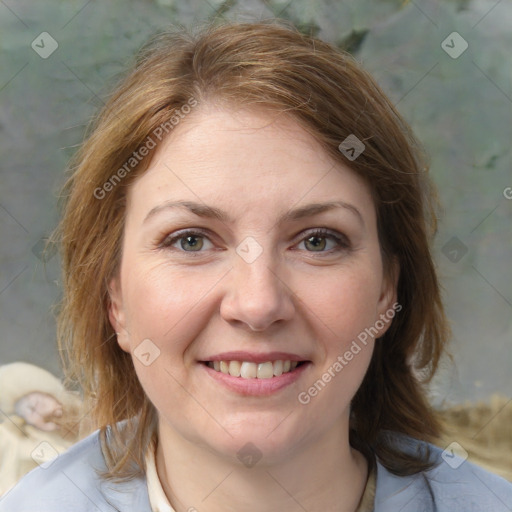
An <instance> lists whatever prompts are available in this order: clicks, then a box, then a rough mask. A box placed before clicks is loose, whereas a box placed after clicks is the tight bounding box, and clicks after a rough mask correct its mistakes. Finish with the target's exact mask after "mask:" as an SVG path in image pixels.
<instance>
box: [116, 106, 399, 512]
mask: <svg viewBox="0 0 512 512" xmlns="http://www.w3.org/2000/svg"><path fill="white" fill-rule="evenodd" d="M176 200H189V201H195V202H199V203H206V204H208V205H210V206H215V207H217V208H220V209H222V210H224V211H225V212H226V213H228V214H229V216H230V217H231V221H229V222H228V221H220V220H217V219H209V218H202V217H199V216H196V215H194V214H193V213H192V212H189V211H186V210H183V209H178V208H168V209H162V210H160V211H158V213H155V214H154V215H151V216H150V217H149V219H147V220H146V221H145V218H146V216H147V215H148V212H150V211H151V210H152V209H153V208H155V207H156V206H158V205H161V204H163V203H165V202H166V201H176ZM327 201H344V202H345V203H350V204H351V205H353V206H354V207H355V208H357V210H358V211H359V213H360V216H361V219H360V218H359V217H358V216H357V215H356V214H355V213H354V212H353V211H351V210H349V209H347V208H337V209H334V210H331V211H328V212H323V213H320V214H317V215H310V216H308V217H306V218H302V219H300V220H293V221H286V222H284V223H282V224H279V223H278V222H277V220H278V218H279V217H280V216H281V215H282V214H283V213H285V212H288V211H289V210H291V209H294V208H297V207H302V206H305V205H307V204H311V203H323V202H327ZM189 228H190V229H193V228H195V229H198V228H203V229H204V230H207V233H206V236H205V238H199V240H197V239H193V242H195V246H196V247H197V245H198V243H199V244H200V243H201V242H202V244H203V245H202V246H200V250H199V251H193V249H192V248H191V245H190V244H187V240H184V239H183V238H182V239H179V240H177V241H174V242H172V244H171V245H169V246H167V247H162V246H161V243H162V241H164V240H165V239H166V238H167V240H169V238H172V237H169V235H173V236H174V235H175V234H176V232H178V231H181V230H183V229H189ZM318 228H326V229H328V230H330V231H331V232H332V233H333V234H335V235H336V236H338V237H340V238H342V239H343V237H345V240H347V241H348V247H347V246H344V245H342V246H338V245H337V244H336V242H335V241H334V240H332V239H330V238H320V239H314V240H316V242H317V244H316V245H314V244H312V243H308V240H309V239H310V236H311V232H312V231H314V230H315V229H318ZM246 237H252V238H253V239H255V240H256V241H257V243H258V244H259V246H260V247H261V250H262V252H261V254H260V255H259V256H258V257H257V258H256V259H255V260H254V261H253V262H251V263H248V262H247V261H246V260H244V259H243V258H241V257H240V256H239V255H238V254H237V252H236V249H237V246H238V245H239V244H240V243H241V242H242V241H243V240H244V239H245V238H246ZM183 244H184V245H183ZM336 248H338V250H336ZM110 294H111V306H110V312H109V313H110V320H111V323H112V325H113V327H114V329H115V330H116V332H118V333H119V334H118V343H119V345H120V346H121V348H122V349H123V350H125V351H127V352H129V353H131V354H132V357H133V361H134V365H135V369H136V371H137V375H138V377H139V379H140V382H141V384H142V386H143V388H144V389H145V391H146V393H147V395H148V397H149V398H150V400H151V401H152V402H153V404H154V405H155V407H156V408H157V410H158V415H159V443H158V448H157V454H156V461H157V469H158V474H159V478H160V480H161V482H162V487H163V489H164V491H165V493H166V495H167V496H168V498H169V501H170V502H171V504H172V506H173V507H174V508H175V510H176V511H177V512H181V511H187V510H189V507H195V508H196V509H197V510H201V511H208V512H217V511H223V512H226V511H238V512H239V511H252V512H259V511H268V510H281V511H284V512H287V511H296V510H304V509H306V510H308V511H320V510H346V511H353V510H356V508H357V505H358V503H359V501H360V498H361V495H362V492H363V490H364V487H365V484H366V479H367V463H366V460H365V459H364V457H363V456H362V455H361V454H360V453H359V452H357V451H356V450H354V449H352V448H351V447H350V445H349V442H348V418H349V404H350V400H351V399H352V397H353V396H354V394H355V393H356V391H357V389H358V387H359V385H360V384H361V381H362V379H363V377H364V374H365V372H366V370H367V367H368V365H369V362H370V358H371V354H372V351H373V347H374V343H375V342H377V343H379V341H378V340H377V341H374V340H372V339H371V338H370V340H369V342H368V344H367V345H366V346H362V350H361V351H360V352H359V353H358V354H357V355H355V356H354V357H353V359H352V360H351V361H350V362H349V363H348V364H347V365H346V366H344V367H343V370H342V371H341V372H338V373H336V374H335V375H336V377H335V378H332V380H331V381H330V382H329V383H328V384H327V385H326V386H325V387H324V388H323V389H322V390H321V392H319V393H318V395H317V396H315V397H314V398H312V399H311V401H310V403H308V404H307V405H303V404H301V403H300V402H299V401H298V398H297V397H298V395H299V393H300V392H303V391H307V390H308V388H309V387H310V386H312V384H313V383H314V382H315V381H317V380H318V379H321V378H322V375H323V374H324V373H325V372H327V371H328V369H329V368H330V367H331V368H332V365H333V363H334V362H335V361H336V360H337V358H338V356H340V355H343V354H344V353H345V352H346V351H347V350H348V349H349V347H350V345H351V343H352V341H353V340H354V339H356V337H357V335H358V334H359V333H361V332H362V331H364V329H365V328H367V327H370V326H373V325H374V324H375V322H376V321H377V320H379V318H380V315H381V314H384V313H385V312H386V311H388V310H390V309H391V308H392V305H393V304H394V303H395V302H396V281H394V282H391V281H390V280H389V279H387V278H386V277H385V276H384V274H383V266H382V260H381V254H380V247H379V242H378V236H377V221H376V212H375V207H374V204H373V201H372V198H371V195H370V191H369V188H368V187H367V185H366V184H365V182H364V181H363V180H362V179H361V178H360V177H358V176H357V175H356V174H355V173H354V172H353V171H351V170H350V169H349V168H348V167H346V166H344V165H342V164H340V163H339V162H334V161H332V160H330V158H329V156H328V155H327V153H325V151H324V150H323V149H322V148H321V147H320V146H319V145H318V143H317V142H316V141H315V140H314V139H313V138H312V136H311V135H309V134H308V133H307V132H306V131H304V130H303V129H302V128H301V127H300V126H299V125H298V124H297V123H296V122H295V121H294V120H293V119H292V118H289V117H284V116H280V117H276V116H275V115H271V114H269V113H266V112H264V111H250V110H238V111H234V110H229V109H227V108H220V107H214V106H210V105H203V106H202V107H201V109H200V110H199V109H198V110H197V111H195V112H194V113H193V114H191V115H190V116H188V117H187V118H186V120H185V121H182V123H181V124H179V125H178V126H177V127H176V128H175V129H174V131H173V132H172V133H171V135H170V136H169V138H168V139H167V140H166V141H165V144H163V145H162V146H160V147H159V148H158V152H157V153H156V155H155V158H154V159H153V161H152V162H151V165H150V166H149V168H148V170H147V171H146V172H145V173H144V174H143V175H142V176H140V177H138V178H137V180H136V181H135V182H134V183H133V184H132V185H131V187H130V190H129V193H128V202H127V211H126V223H125V232H124V240H123V255H122V261H121V265H120V271H119V274H118V276H117V277H115V278H114V279H112V281H111V283H110ZM389 325H390V322H388V323H386V324H385V326H384V327H383V329H382V330H381V331H380V333H379V334H378V335H377V336H376V338H378V337H380V336H382V334H384V332H385V330H386V329H387V328H388V327H389ZM145 339H150V340H151V342H152V343H153V344H154V346H156V347H158V350H160V353H159V355H158V357H156V358H155V359H154V361H153V362H152V363H151V364H149V365H148V366H146V365H145V364H143V363H142V362H141V361H140V360H139V359H138V357H136V356H135V355H134V351H135V350H136V349H137V347H138V346H139V344H140V343H141V342H142V340H145ZM151 346H153V345H151ZM152 350H153V349H152ZM231 350H247V351H250V352H256V353H262V352H270V351H285V352H292V353H295V354H298V355H300V356H301V357H302V358H303V359H304V360H309V361H310V362H311V363H310V364H309V366H308V367H307V368H306V369H305V371H304V372H303V373H302V375H301V376H300V378H299V379H298V380H297V381H295V382H294V383H293V384H291V385H289V386H288V387H285V388H284V389H281V390H279V391H278V392H277V393H274V394H273V395H271V396H266V397H261V396H242V395H240V394H238V393H236V392H234V391H231V390H227V389H226V388H224V387H222V386H221V385H220V384H219V383H218V382H217V381H215V380H214V379H212V378H211V376H210V375H208V373H207V372H205V370H204V367H202V366H201V363H199V361H202V360H205V359H208V356H212V355H214V354H219V353H221V352H225V351H231ZM155 353H156V352H155ZM331 371H332V370H331ZM248 442H250V443H252V444H253V445H254V446H255V447H256V448H257V450H258V451H259V453H261V455H262V457H261V459H260V460H259V461H258V462H257V464H256V465H254V466H253V467H247V466H245V465H244V464H243V463H242V462H241V461H240V460H239V459H238V458H237V452H238V451H239V450H240V449H241V448H242V447H243V446H244V445H246V443H248ZM190 510H193V509H190Z"/></svg>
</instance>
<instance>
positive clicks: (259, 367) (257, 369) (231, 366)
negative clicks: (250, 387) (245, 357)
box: [208, 360, 299, 379]
mask: <svg viewBox="0 0 512 512" xmlns="http://www.w3.org/2000/svg"><path fill="white" fill-rule="evenodd" d="M298 364H299V363H298V362H297V361H289V360H288V361H274V362H272V361H267V362H265V363H252V362H250V361H213V362H212V361H210V362H208V366H209V367H210V368H213V369H214V370H215V371H217V372H221V373H225V374H229V375H231V376H232V377H241V378H242V379H256V378H257V379H271V378H272V377H279V376H280V375H282V374H283V373H288V372H290V371H292V370H294V369H295V368H297V365H298Z"/></svg>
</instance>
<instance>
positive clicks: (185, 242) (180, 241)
mask: <svg viewBox="0 0 512 512" xmlns="http://www.w3.org/2000/svg"><path fill="white" fill-rule="evenodd" d="M205 243H209V244H210V245H211V246H212V247H213V244H212V243H211V242H210V240H209V239H208V238H207V237H206V235H205V234H204V233H202V232H201V231H182V232H181V233H176V234H174V235H170V236H168V237H167V238H165V239H164V241H163V242H162V243H161V247H165V248H167V247H174V246H175V245H177V247H176V249H178V250H179V251H182V252H201V249H203V248H204V247H205ZM206 248H207V249H208V248H211V247H206Z"/></svg>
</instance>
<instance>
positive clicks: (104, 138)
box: [58, 20, 449, 478]
mask: <svg viewBox="0 0 512 512" xmlns="http://www.w3.org/2000/svg"><path fill="white" fill-rule="evenodd" d="M191 99H193V101H196V102H198V104H199V107H198V108H200V106H201V103H207V102H209V101H216V102H224V103H225V104H227V105H230V106H235V107H237V106H243V107H248V106H250V107H254V108H263V107H264V108H267V109H271V110H272V111H274V112H276V113H284V112H286V113H287V115H291V116H293V118H294V119H295V120H296V121H297V122H299V123H300V124H301V125H302V126H303V127H304V128H305V129H306V130H308V132H309V133H310V134H311V135H312V136H313V137H314V138H315V139H316V140H317V141H319V143H320V144H321V145H322V147H323V148H325V151H326V152H327V153H329V154H330V155H331V156H332V157H333V158H334V159H335V161H340V162H343V163H344V164H348V165H349V167H350V168H352V169H353V170H354V171H355V172H356V173H358V174H359V175H361V176H362V177H364V179H365V180H366V182H367V184H368V186H369V187H370V190H371V192H372V194H373V198H374V201H375V206H376V210H377V218H378V233H379V240H380V244H381V251H382V256H383V264H384V270H385V272H386V273H387V274H388V276H389V275H390V274H391V273H392V272H393V267H392V265H391V263H392V260H393V258H396V259H397V260H398V263H399V268H400V275H399V280H398V296H397V300H398V302H399V304H400V305H401V306H402V308H403V309H402V311H401V312H400V313H399V314H397V315H396V317H395V318H394V320H393V322H392V324H391V326H390V328H389V329H388V331H387V332H386V334H385V335H384V337H383V339H381V340H380V342H379V343H377V344H376V347H375V351H374V354H373V358H372V361H371V363H370V367H369V370H368V372H367V374H366V376H365V378H364V381H363V383H362V385H361V387H360V389H359V390H358V392H357V394H356V395H355V397H354V399H353V402H352V407H351V414H352V417H351V426H352V428H351V436H350V441H351V443H352V444H353V445H354V446H355V447H356V448H358V449H360V450H361V451H362V452H363V453H365V454H366V455H367V456H370V455H371V454H375V455H377V456H378V457H379V459H380V461H381V463H382V464H383V465H384V466H385V467H387V468H388V469H389V470H390V471H392V472H394V473H396V474H413V473H416V472H418V471H421V470H424V469H426V468H428V467H430V466H429V462H428V461H427V460H426V458H425V457H423V456H420V455H418V454H412V455H406V454H404V453H402V452H401V451H400V450H399V449H398V447H396V446H395V445H394V444H393V443H392V442H391V441H390V438H389V436H386V435H384V434H385V433H386V431H392V432H398V433H404V434H407V435H409V436H412V437H415V438H417V439H421V440H425V441H433V440H434V439H435V438H437V436H438V435H439V430H440V427H439V422H438V419H437V416H436V414H435V412H434V411H433V409H432V408H431V407H430V405H429V403H428V400H427V398H426V394H425V389H424V387H423V386H424V383H426V382H428V381H429V380H430V378H431V377H432V375H433V374H434V372H435V371H436V368H437V366H438V362H439V359H440V356H441V355H442V352H443V349H444V345H445V342H446V340H447V338H448V334H449V328H448V325H447V321H446V318H445V315H444V311H443V306H442V302H441V294H440V289H439V284H438V280H437V276H436V271H435V268H434V264H433V261H432V256H431V253H430V248H429V242H430V239H431V237H432V236H433V235H434V234H435V231H436V213H435V212H436V208H437V199H436V196H435V193H434V190H433V188H432V186H431V183H430V181H429V178H428V175H427V167H426V165H425V163H424V155H423V152H422V150H421V148H420V146H419V145H418V143H417V142H416V140H415V138H414V136H413V135H412V133H411V130H410V128H409V127H408V125H407V124H406V123H405V122H404V120H403V119H402V118H401V117H400V115H399V114H398V113H397V112H396V110H395V108H394V107H393V105H392V104H391V103H390V101H389V100H388V99H387V98H386V96H385V95H384V93H383V92H382V91H381V89H380V88H379V87H378V86H377V84H376V83H375V82H374V80H373V79H372V78H371V76H370V75H369V74H368V73H367V72H365V71H364V70H363V69H362V68H361V67H360V66H359V65H358V63H357V62H356V61H355V59H354V58H353V57H351V56H350V55H349V54H347V53H345V52H343V51H341V50H339V49H337V48H335V47H333V46H331V45H329V44H327V43H325V42H322V41H320V40H318V39H315V38H312V37H309V36H306V35H303V34H301V33H300V32H298V31H297V30H296V29H295V28H293V27H291V26H289V25H288V24H287V23H285V22H282V21H278V20H271V21H270V22H259V23H225V24H222V25H211V26H207V27H205V28H202V29H201V30H200V31H199V33H198V34H190V33H187V32H185V31H183V30H168V31H165V32H162V33H159V34H157V35H156V36H154V37H153V38H152V39H151V40H150V41H149V42H148V43H147V44H146V45H145V46H144V47H143V48H142V49H141V51H140V52H139V54H138V56H137V58H136V62H135V64H134V67H133V69H132V70H131V71H130V72H129V74H127V76H126V77H124V78H123V79H122V81H121V83H120V84H119V85H118V86H117V88H116V89H115V91H114V93H113V94H112V96H111V97H110V98H109V100H108V102H107V104H106V106H105V107H104V108H103V110H102V111H101V112H100V113H99V115H98V117H97V118H96V120H95V122H94V123H93V125H92V127H91V128H92V131H91V132H90V135H89V136H88V138H87V140H86V142H85V143H84V144H83V145H82V147H81V149H80V150H79V151H78V153H77V155H76V157H75V159H74V162H73V164H72V166H71V167H72V169H71V170H72V173H71V176H70V177H69V179H68V181H67V182H66V185H65V187H64V197H65V208H64V212H63V217H62V221H61V224H60V227H59V231H58V233H59V235H60V242H61V250H62V268H63V287H64V299H63V302H62V308H61V311H60V314H59V321H58V339H59V343H60V347H61V349H62V353H63V354H64V356H65V361H64V363H65V367H66V368H67V370H68V374H69V376H70V378H72V379H74V380H75V381H78V382H79V383H80V384H81V386H82V388H83V391H84V398H85V399H86V400H87V401H88V402H89V403H90V404H91V407H92V417H93V418H94V421H95V426H97V427H100V428H101V439H102V444H103V449H104V453H105V457H106V460H107V465H108V467H109V475H110V476H113V477H118V478H128V477H130V476H133V475H134V474H136V473H137V472H140V471H141V470H142V469H141V468H144V457H143V454H144V451H145V449H146V447H147V445H148V442H149V440H150V436H151V432H152V428H153V427H154V425H155V420H156V411H155V409H154V407H153V405H152V404H151V402H150V401H149V399H148V398H147V396H145V394H144V392H143V390H142V388H141V386H140V384H139V381H138V379H137V376H136V374H135V370H134V367H133V363H132V360H131V356H130V355H129V354H127V353H125V352H123V351H122V350H121V349H120V347H119V346H118V344H117V342H116V339H115V333H114V331H113V328H112V326H111V325H110V322H109V319H108V313H107V311H108V305H109V293H108V282H109V280H110V278H111V277H112V276H115V275H116V272H117V270H118V267H119V264H120V258H121V242H122V235H123V223H124V215H125V206H126V202H125V199H126V192H127V189H128V187H129V186H130V183H131V182H132V181H133V179H134V178H135V176H136V175H140V173H142V172H144V171H145V170H146V169H147V167H148V166H149V164H150V162H151V157H152V154H154V153H152V152H150V153H149V154H148V155H147V156H146V157H144V158H141V160H140V162H133V161H131V164H133V166H131V164H130V166H131V167H127V166H126V163H127V162H129V161H130V158H133V155H134V151H137V149H138V148H141V147H142V146H143V145H144V144H146V141H147V140H148V137H149V136H151V134H154V133H155V130H157V129H158V127H160V126H162V124H163V123H167V124H166V126H167V127H168V128H169V130H170V129H171V128H172V127H171V124H170V120H171V119H173V115H174V116H175V117H174V119H177V117H176V114H178V115H179V114H180V112H181V111H182V109H183V105H186V104H187V103H189V104H191V103H192V102H191ZM192 115H193V114H192ZM180 117H183V116H182V115H180ZM185 122H186V121H185ZM350 134H353V135H355V136H356V137H357V138H358V139H360V140H361V141H363V143H364V144H365V146H366V148H365V150H364V152H363V153H362V154H361V155H360V156H359V157H358V158H357V159H355V160H353V161H347V158H346V156H345V155H344V154H343V153H342V152H341V151H340V150H339V149H338V146H339V144H340V143H341V142H342V141H343V140H344V139H345V138H346V137H347V136H348V135H350ZM123 166H124V167H123ZM132 167H133V169H132ZM122 168H124V172H121V169H122ZM114 175H115V180H114ZM118 178H119V179H118ZM107 183H110V184H111V186H106V184H107ZM420 376H421V378H420ZM120 420H127V422H126V423H125V426H127V428H125V429H124V430H123V431H124V432H125V435H121V432H120V431H119V429H118V428H117V426H116V423H117V422H119V421H120ZM107 425H111V426H112V429H107V428H106V427H107ZM109 432H110V433H111V434H112V435H109ZM107 437H108V438H109V439H108V442H107Z"/></svg>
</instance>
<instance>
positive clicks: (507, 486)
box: [0, 431, 512, 512]
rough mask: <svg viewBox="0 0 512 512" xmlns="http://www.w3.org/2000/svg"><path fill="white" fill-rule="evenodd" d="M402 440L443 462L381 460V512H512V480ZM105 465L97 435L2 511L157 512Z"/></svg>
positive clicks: (14, 494)
mask: <svg viewBox="0 0 512 512" xmlns="http://www.w3.org/2000/svg"><path fill="white" fill-rule="evenodd" d="M397 439H398V440H399V442H400V443H401V445H402V447H403V449H404V450H405V451H410V450H416V449H418V448H421V449H425V448H426V447H427V446H428V447H429V449H430V450H431V454H432V458H433V460H435V461H436V462H438V464H437V466H436V467H435V468H434V469H432V470H430V471H427V472H423V473H418V474H416V475H413V476H404V477H399V476H395V475H393V474H392V473H390V472H389V471H388V470H387V469H386V468H384V467H383V466H382V465H381V464H380V463H379V462H377V485H376V494H375V512H506V511H508V512H510V511H512V484H511V483H510V482H507V481H506V480H505V479H503V478H501V477H498V476H496V475H494V474H492V473H489V472H487V471H485V470H483V469H481V468H479V467H478V466H475V465H474V464H471V463H470V462H468V461H464V462H462V460H457V459H456V456H455V457H453V458H452V457H451V455H450V456H449V457H448V458H447V457H446V454H445V458H444V459H443V457H442V450H441V449H440V448H438V447H435V446H432V445H427V444H426V443H422V442H420V441H417V440H414V439H411V438H407V437H405V436H398V437H397ZM460 462H462V463H461V464H460V465H459V463H460ZM105 467H106V466H105V459H104V457H103V454H102V451H101V447H100V441H99V436H98V431H96V432H94V433H93V434H91V435H90V436H88V437H86V438H85V439H83V440H82V441H80V442H79V443H77V444H76V445H74V446H72V447H71V448H70V449H69V450H67V451H66V452H65V453H63V454H61V455H59V456H58V457H56V458H55V459H53V461H52V462H51V463H45V464H44V465H43V466H40V467H38V468H36V469H34V470H33V471H31V472H30V473H29V474H28V475H26V476H25V477H23V478H22V479H21V480H20V482H19V483H18V484H17V485H16V486H15V487H14V488H13V489H11V491H9V492H8V493H7V494H6V495H5V496H4V497H3V498H2V499H1V500H0V512H151V506H150V503H149V497H148V490H147V483H146V478H145V477H140V478H137V479H133V480H131V481H129V482H124V483H116V482H112V481H108V480H104V479H101V478H100V477H99V476H98V475H97V474H96V471H95V469H99V470H105ZM326 512H336V511H326Z"/></svg>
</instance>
